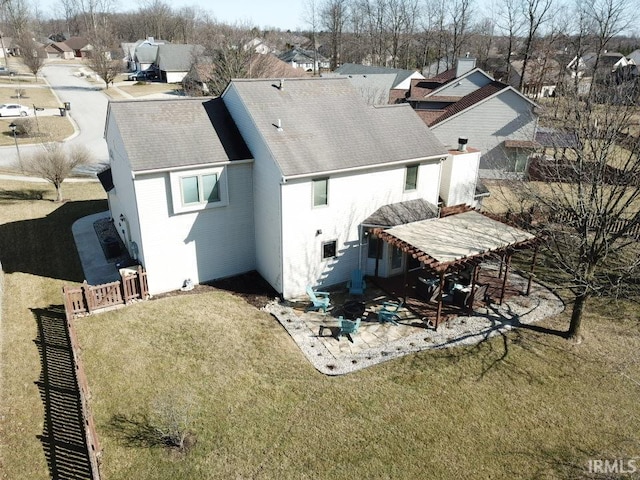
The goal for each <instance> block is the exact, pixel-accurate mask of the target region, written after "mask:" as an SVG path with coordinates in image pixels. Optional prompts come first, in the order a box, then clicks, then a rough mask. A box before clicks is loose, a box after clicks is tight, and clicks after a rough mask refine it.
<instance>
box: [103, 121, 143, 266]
mask: <svg viewBox="0 0 640 480" xmlns="http://www.w3.org/2000/svg"><path fill="white" fill-rule="evenodd" d="M107 122H108V123H107V128H106V135H105V138H106V140H107V147H108V150H109V163H110V166H111V176H112V178H113V184H114V185H115V188H114V189H112V190H111V191H110V192H109V193H108V197H109V209H110V211H111V215H112V216H113V221H114V225H115V227H116V230H117V231H118V235H119V236H120V238H121V239H122V241H123V243H124V245H125V247H126V248H127V250H128V251H129V254H130V255H131V256H132V257H136V252H135V247H134V245H133V242H135V245H136V246H137V248H138V252H137V259H138V260H141V261H143V257H144V252H143V251H142V242H141V239H140V230H139V229H138V228H137V226H138V225H139V215H138V209H137V202H136V193H135V187H134V182H133V176H132V175H131V163H130V162H129V157H128V155H127V152H126V150H125V148H124V143H123V141H122V137H121V136H120V131H119V129H118V127H117V126H116V124H115V122H114V121H113V118H112V117H108V119H107Z"/></svg>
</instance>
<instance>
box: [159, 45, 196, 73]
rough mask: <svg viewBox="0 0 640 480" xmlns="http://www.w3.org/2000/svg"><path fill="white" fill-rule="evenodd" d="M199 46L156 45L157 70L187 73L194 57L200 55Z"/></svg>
mask: <svg viewBox="0 0 640 480" xmlns="http://www.w3.org/2000/svg"><path fill="white" fill-rule="evenodd" d="M203 52H204V47H202V46H201V45H189V44H186V45H185V44H171V43H167V44H164V45H158V60H157V63H158V68H159V69H160V70H162V71H165V72H188V71H189V70H190V69H191V65H193V64H194V63H195V60H196V57H197V56H198V55H202V53H203Z"/></svg>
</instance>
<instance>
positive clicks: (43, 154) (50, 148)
mask: <svg viewBox="0 0 640 480" xmlns="http://www.w3.org/2000/svg"><path fill="white" fill-rule="evenodd" d="M91 161H92V157H91V154H90V153H89V150H87V148H86V147H84V146H82V145H75V146H73V147H71V148H68V149H65V147H64V146H63V144H62V143H45V144H43V149H42V150H41V151H39V152H37V153H35V154H33V155H31V156H30V157H27V158H25V160H24V162H23V165H24V171H25V172H27V173H31V174H33V175H36V176H38V177H40V178H43V179H45V180H47V181H49V182H51V183H52V184H53V186H54V187H55V189H56V201H57V202H62V200H63V198H62V182H63V181H64V180H65V179H66V178H68V177H69V175H71V172H72V171H73V169H74V168H76V167H79V166H81V165H87V164H90V163H91Z"/></svg>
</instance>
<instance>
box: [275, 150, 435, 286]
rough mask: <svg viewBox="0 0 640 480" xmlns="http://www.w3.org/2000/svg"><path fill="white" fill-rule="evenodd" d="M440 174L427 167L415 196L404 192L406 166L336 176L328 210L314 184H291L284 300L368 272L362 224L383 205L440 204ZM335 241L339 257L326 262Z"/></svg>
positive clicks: (286, 203)
mask: <svg viewBox="0 0 640 480" xmlns="http://www.w3.org/2000/svg"><path fill="white" fill-rule="evenodd" d="M439 174H440V162H439V161H433V162H430V163H424V164H421V165H420V167H419V171H418V188H417V190H414V191H411V192H404V182H405V167H404V166H398V167H394V168H385V169H380V170H371V171H368V172H358V173H356V174H342V175H332V176H330V177H329V190H328V191H329V195H328V197H329V200H328V205H327V206H322V207H313V206H312V202H313V191H312V189H313V186H312V180H311V179H306V180H296V181H288V182H287V183H286V185H284V186H283V189H282V192H283V193H282V222H283V225H284V226H285V227H284V235H283V240H282V241H283V257H284V265H283V273H284V275H283V276H284V287H283V292H282V293H283V296H284V297H285V298H291V297H296V296H299V295H303V294H304V291H305V288H306V285H312V286H320V287H325V286H330V285H335V284H338V283H341V282H346V281H347V280H349V277H350V274H351V271H352V270H353V269H356V268H361V269H363V270H367V265H368V264H367V244H366V241H363V245H362V248H360V242H361V239H360V232H359V226H360V224H361V223H362V222H363V220H365V219H366V218H367V217H368V216H370V215H371V214H372V213H374V212H375V211H376V210H377V209H378V208H380V207H382V206H383V205H387V204H391V203H397V202H402V201H406V200H413V199H417V198H424V199H425V200H427V201H429V202H431V203H433V204H434V205H435V204H436V203H437V201H438V181H439ZM322 177H323V176H322V175H320V176H319V177H318V178H322ZM318 231H321V233H318ZM333 240H336V242H337V243H336V250H337V257H336V258H332V259H327V260H323V258H322V244H323V242H329V241H333ZM367 273H368V274H372V273H373V270H371V271H367ZM380 273H382V274H384V272H380Z"/></svg>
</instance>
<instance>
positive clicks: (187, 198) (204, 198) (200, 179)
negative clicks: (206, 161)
mask: <svg viewBox="0 0 640 480" xmlns="http://www.w3.org/2000/svg"><path fill="white" fill-rule="evenodd" d="M180 188H181V190H182V205H183V206H188V205H193V204H198V203H213V202H219V201H220V188H219V186H218V174H217V173H211V174H208V175H194V176H192V177H181V178H180Z"/></svg>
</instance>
